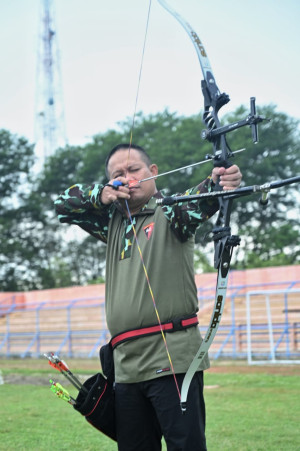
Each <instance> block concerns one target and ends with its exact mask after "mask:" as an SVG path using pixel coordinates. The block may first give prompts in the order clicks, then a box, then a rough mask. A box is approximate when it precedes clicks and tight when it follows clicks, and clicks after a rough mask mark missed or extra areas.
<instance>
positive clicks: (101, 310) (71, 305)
mask: <svg viewBox="0 0 300 451" xmlns="http://www.w3.org/2000/svg"><path fill="white" fill-rule="evenodd" d="M297 286H298V287H300V281H294V282H288V283H268V284H264V285H263V286H262V284H259V285H258V284H256V285H254V284H253V285H248V286H243V285H240V286H231V287H229V289H228V297H227V301H226V306H225V310H226V311H225V312H224V314H223V319H222V321H221V324H220V326H219V329H218V333H217V335H216V337H215V339H214V342H213V345H212V347H211V350H210V356H211V357H212V358H214V359H218V358H220V357H226V358H232V359H238V358H245V357H247V352H248V339H249V330H247V312H246V295H247V292H249V291H253V290H254V289H255V288H257V287H259V289H260V290H261V289H262V287H263V288H264V289H266V292H267V289H268V290H269V289H270V288H272V289H273V291H274V292H275V293H276V292H277V293H278V295H277V297H276V303H277V304H278V306H279V307H278V313H276V315H277V316H276V320H274V322H273V325H272V333H273V341H274V346H273V351H272V353H273V354H272V355H274V353H275V355H276V356H277V357H278V358H280V359H281V358H284V359H299V358H300V343H299V342H300V338H299V337H300V292H299V289H298V290H297V288H295V287H297ZM274 287H276V289H277V288H278V290H277V291H276V289H275V290H274ZM293 290H294V291H295V295H294V296H293V297H291V293H293V292H294V291H293ZM261 293H262V294H261V296H262V301H261V303H262V307H261V313H260V316H259V321H258V323H257V322H256V321H253V322H252V324H251V334H252V346H253V349H254V348H255V347H256V348H255V350H254V358H255V357H257V358H260V356H269V355H270V351H269V341H270V331H269V329H268V318H267V316H266V313H265V310H264V301H263V292H262V291H261ZM297 293H299V294H297ZM198 299H199V308H200V318H201V312H204V311H206V313H205V315H204V313H203V317H205V322H206V323H207V324H206V325H205V326H204V325H201V326H200V330H201V333H202V335H203V336H204V334H205V332H206V327H207V325H208V320H209V316H210V313H211V311H212V305H213V302H214V287H206V288H201V289H199V290H198ZM274 302H275V301H274ZM297 305H298V307H297ZM297 309H299V310H297ZM291 312H292V313H291ZM277 317H280V320H279V321H278V318H277ZM108 340H109V332H108V330H107V326H106V322H105V305H104V298H101V297H98V298H88V299H71V300H68V301H61V302H58V301H56V302H55V303H51V301H44V302H42V303H38V304H37V303H27V304H26V306H25V308H24V305H21V306H20V305H18V303H16V302H15V300H14V299H12V298H7V299H5V300H4V301H2V302H1V303H0V356H6V357H11V356H20V357H26V356H33V357H38V356H40V355H41V354H43V353H44V352H48V351H49V350H50V351H53V352H55V353H58V354H60V355H66V356H68V357H76V356H78V357H93V356H96V355H97V354H98V350H99V348H100V346H102V345H103V344H105V343H106V342H107V341H108Z"/></svg>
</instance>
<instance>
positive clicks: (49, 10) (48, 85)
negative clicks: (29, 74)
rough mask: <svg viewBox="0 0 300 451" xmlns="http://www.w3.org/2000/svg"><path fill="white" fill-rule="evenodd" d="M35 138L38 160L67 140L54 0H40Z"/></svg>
mask: <svg viewBox="0 0 300 451" xmlns="http://www.w3.org/2000/svg"><path fill="white" fill-rule="evenodd" d="M35 140H36V154H37V156H38V160H39V163H40V164H43V163H44V162H45V160H46V158H47V157H49V156H51V155H53V153H54V152H55V150H56V149H57V148H59V147H64V146H65V145H66V144H67V138H66V128H65V115H64V104H63V94H62V77H61V68H60V52H59V45H58V39H57V29H56V26H55V18H54V0H40V13H39V33H38V54H37V75H36V112H35Z"/></svg>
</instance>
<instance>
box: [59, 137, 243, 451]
mask: <svg viewBox="0 0 300 451" xmlns="http://www.w3.org/2000/svg"><path fill="white" fill-rule="evenodd" d="M157 174H158V168H157V166H156V165H155V164H153V163H152V162H151V160H150V158H149V156H148V155H147V153H146V152H145V151H144V149H143V148H141V147H139V146H135V145H131V146H129V144H120V145H118V146H116V147H114V148H113V149H112V150H111V152H110V153H109V155H108V157H107V160H106V175H107V177H108V180H109V183H108V184H107V185H104V186H103V185H101V184H94V185H92V186H87V185H74V186H72V187H71V188H69V189H68V190H67V191H66V192H65V193H63V194H62V195H61V196H60V197H59V198H58V200H57V201H56V209H57V212H58V215H59V219H60V221H61V222H67V223H74V224H77V225H79V226H80V227H82V228H83V229H84V230H85V231H87V232H88V233H90V234H91V235H93V236H94V237H95V238H98V239H100V240H102V241H104V242H105V243H107V254H106V284H105V290H106V317H107V318H106V319H107V324H108V328H109V331H110V333H111V335H112V336H113V337H116V340H118V339H120V342H119V343H117V346H116V347H115V349H114V353H113V355H114V364H115V382H116V384H115V396H116V428H117V441H118V447H119V450H120V451H156V450H160V449H161V438H162V435H163V436H164V438H165V440H166V443H167V447H168V451H175V450H185V451H196V450H205V449H206V442H205V405H204V399H203V370H205V369H207V368H208V367H209V360H208V357H207V356H206V358H205V359H204V360H203V362H202V364H201V368H200V369H199V371H198V372H197V373H196V374H195V376H194V378H193V381H192V383H191V386H190V388H189V393H188V398H187V411H186V414H185V415H182V413H181V409H180V402H179V401H180V400H179V396H180V395H179V391H180V387H181V384H182V381H183V378H184V374H185V373H186V371H187V369H188V367H189V365H190V363H191V361H192V358H193V357H194V355H195V354H196V351H197V350H198V348H199V346H200V343H201V340H202V338H201V336H200V332H199V328H198V327H197V319H196V321H195V318H196V313H197V310H198V301H197V289H196V286H195V281H194V269H193V249H194V234H195V232H196V229H197V227H198V226H199V224H200V223H202V222H204V221H205V220H206V219H208V218H209V217H211V216H212V215H213V214H214V213H215V212H216V211H217V210H218V202H217V201H216V200H203V199H202V200H197V201H191V202H189V203H182V204H179V205H175V206H172V207H171V206H163V207H161V206H157V204H156V199H159V198H161V197H162V196H163V195H162V194H161V193H160V192H159V191H157V189H156V184H155V178H152V179H150V180H148V181H145V182H141V183H139V181H140V180H143V179H146V178H149V177H155V176H156V175H157ZM218 177H220V185H221V186H222V187H223V189H233V188H236V187H238V186H239V184H240V181H241V173H240V171H239V168H238V167H237V166H235V165H233V166H231V167H229V168H228V169H225V168H214V169H213V171H212V174H211V176H209V177H208V178H207V179H206V180H204V181H203V182H202V183H200V185H198V186H197V187H195V188H191V189H189V190H187V191H186V192H185V193H184V194H195V193H198V192H203V193H205V192H209V191H211V190H213V188H214V185H215V183H216V182H217V179H218ZM116 181H118V183H119V184H120V185H119V186H115V184H114V183H115V182H116ZM116 188H117V189H116ZM157 314H158V315H159V317H160V321H161V323H162V324H165V323H167V324H173V325H174V328H173V332H172V333H168V332H166V333H165V342H164V340H163V339H162V336H161V334H160V333H158V334H156V333H151V334H150V335H147V334H146V331H149V330H150V331H152V330H153V329H152V328H151V326H157V323H158V319H157ZM174 329H175V330H174ZM127 331H133V332H131V334H133V337H131V339H129V340H127V339H125V340H122V339H121V338H123V337H124V336H125V337H126V336H127V335H128V334H127V333H125V332H127ZM144 332H145V334H144ZM124 333H125V334H124ZM120 334H121V335H120ZM168 355H170V359H169V357H168ZM172 366H173V371H174V373H175V374H176V377H175V378H174V374H172ZM176 384H177V385H178V387H177V386H176Z"/></svg>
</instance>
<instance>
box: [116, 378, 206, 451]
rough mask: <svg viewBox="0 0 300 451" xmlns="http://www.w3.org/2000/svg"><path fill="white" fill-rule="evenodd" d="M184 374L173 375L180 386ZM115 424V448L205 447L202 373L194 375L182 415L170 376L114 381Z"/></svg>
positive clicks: (191, 450) (187, 450) (189, 450)
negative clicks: (134, 381) (162, 442)
mask: <svg viewBox="0 0 300 451" xmlns="http://www.w3.org/2000/svg"><path fill="white" fill-rule="evenodd" d="M183 378H184V374H178V375H177V381H178V385H179V388H181V385H182V381H183ZM115 389H116V390H115V394H116V425H117V440H118V449H119V451H160V450H161V439H162V436H164V438H165V441H166V444H167V449H168V451H175V450H176V451H202V450H206V441H205V404H204V398H203V372H202V371H201V372H198V373H196V374H195V376H194V378H193V380H192V382H191V385H190V388H189V392H188V398H187V410H186V413H185V414H184V415H183V414H182V412H181V408H180V402H179V397H178V392H177V390H176V386H175V382H174V378H173V376H163V377H160V378H158V379H153V380H150V381H146V382H139V383H134V384H118V383H117V384H116V387H115Z"/></svg>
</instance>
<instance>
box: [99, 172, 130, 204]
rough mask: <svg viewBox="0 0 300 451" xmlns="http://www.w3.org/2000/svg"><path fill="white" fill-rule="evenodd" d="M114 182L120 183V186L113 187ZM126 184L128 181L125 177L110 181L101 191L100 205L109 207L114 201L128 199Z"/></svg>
mask: <svg viewBox="0 0 300 451" xmlns="http://www.w3.org/2000/svg"><path fill="white" fill-rule="evenodd" d="M115 181H119V182H121V183H122V185H119V186H118V185H117V186H116V187H114V185H113V183H114V182H115ZM127 184H128V180H127V179H126V178H125V177H118V178H117V179H112V180H110V181H109V182H108V183H107V185H105V186H104V188H103V190H102V193H101V199H100V200H101V202H102V204H104V205H109V204H111V203H112V202H115V201H116V200H122V199H130V194H129V187H128V186H127Z"/></svg>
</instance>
